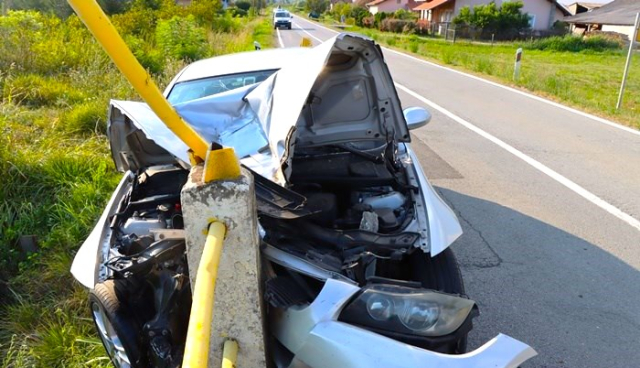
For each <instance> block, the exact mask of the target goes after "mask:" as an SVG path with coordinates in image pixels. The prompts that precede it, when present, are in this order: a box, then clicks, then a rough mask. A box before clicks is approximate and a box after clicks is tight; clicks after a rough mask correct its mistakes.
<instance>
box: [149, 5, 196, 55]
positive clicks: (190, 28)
mask: <svg viewBox="0 0 640 368" xmlns="http://www.w3.org/2000/svg"><path fill="white" fill-rule="evenodd" d="M206 40H207V35H206V32H205V30H204V29H202V28H200V27H198V25H197V24H196V21H195V18H194V17H193V16H192V15H189V16H188V17H186V18H180V17H173V18H171V19H169V20H162V21H160V22H158V26H157V27H156V42H157V43H158V47H159V48H160V49H161V50H162V52H163V53H164V55H167V56H170V57H174V58H177V59H182V60H187V61H194V60H198V59H202V58H203V57H205V56H206V54H207V43H206Z"/></svg>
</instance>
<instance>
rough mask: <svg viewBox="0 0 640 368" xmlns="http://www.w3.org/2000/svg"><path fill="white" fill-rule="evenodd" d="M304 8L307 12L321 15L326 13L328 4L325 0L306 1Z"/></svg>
mask: <svg viewBox="0 0 640 368" xmlns="http://www.w3.org/2000/svg"><path fill="white" fill-rule="evenodd" d="M305 6H306V9H307V11H310V12H315V13H318V14H322V13H324V12H325V11H327V8H328V7H329V2H328V1H327V0H307V2H306V4H305Z"/></svg>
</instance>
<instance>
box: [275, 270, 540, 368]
mask: <svg viewBox="0 0 640 368" xmlns="http://www.w3.org/2000/svg"><path fill="white" fill-rule="evenodd" d="M359 290H360V288H359V287H357V286H354V285H352V284H348V283H345V282H342V281H338V280H332V279H329V280H327V282H326V283H325V285H324V288H323V289H322V291H321V292H320V294H319V295H318V297H317V298H316V299H315V300H314V302H313V303H311V304H310V305H308V306H306V307H303V308H297V309H296V308H295V307H293V308H289V309H288V310H286V311H285V312H283V313H281V314H278V315H275V316H274V317H273V318H272V320H271V321H270V323H271V328H272V331H273V332H274V335H275V336H276V338H277V339H278V340H279V341H280V342H281V343H282V344H283V345H284V346H285V347H286V348H287V349H288V350H290V351H291V352H292V353H293V354H294V358H293V360H292V361H291V363H290V364H289V365H288V367H290V368H297V367H313V368H334V367H341V368H371V367H384V368H407V367H412V368H413V367H415V368H419V367H424V368H436V367H443V368H444V367H446V368H489V367H495V368H516V367H518V366H519V365H520V364H521V363H523V362H524V361H526V360H527V359H530V358H532V357H534V356H536V355H537V353H536V352H535V350H533V349H532V348H531V347H529V346H528V345H526V344H524V343H522V342H520V341H518V340H515V339H513V338H511V337H508V336H506V335H503V334H499V335H498V336H496V337H495V338H493V339H492V340H490V341H489V342H487V343H486V344H484V345H483V346H481V347H480V348H478V349H476V350H474V351H472V352H469V353H466V354H461V355H448V354H441V353H436V352H432V351H429V350H425V349H421V348H418V347H415V346H411V345H408V344H405V343H402V342H399V341H397V340H393V339H390V338H388V337H385V336H382V335H380V334H377V333H374V332H371V331H368V330H365V329H363V328H360V327H357V326H353V325H350V324H347V323H344V322H340V321H338V317H339V315H340V312H341V311H342V309H343V307H345V306H346V304H347V303H348V301H349V300H350V299H351V297H352V296H353V295H355V294H356V293H357V292H358V291H359Z"/></svg>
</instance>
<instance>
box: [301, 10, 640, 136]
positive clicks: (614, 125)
mask: <svg viewBox="0 0 640 368" xmlns="http://www.w3.org/2000/svg"><path fill="white" fill-rule="evenodd" d="M305 21H307V20H305ZM307 22H310V23H311V24H313V25H316V26H318V27H320V28H323V29H326V30H327V31H330V32H333V33H340V32H338V31H335V30H333V29H331V28H327V27H325V26H322V25H320V24H319V23H316V22H311V21H307ZM305 32H306V31H305ZM307 33H308V32H307ZM312 37H313V36H312ZM314 38H316V37H314ZM316 39H318V38H316ZM320 41H321V42H323V41H322V40H320ZM381 47H382V46H381ZM382 49H384V50H385V51H389V52H392V53H394V54H397V55H401V56H404V57H406V58H409V59H412V60H415V61H418V62H420V63H424V64H427V65H430V66H433V67H436V68H440V69H444V70H448V71H450V72H453V73H456V74H460V75H464V76H465V77H469V78H471V79H474V80H477V81H480V82H484V83H487V84H490V85H492V86H494V87H499V88H502V89H505V90H507V91H511V92H514V93H517V94H519V95H522V96H525V97H529V98H531V99H533V100H536V101H539V102H543V103H546V104H548V105H551V106H555V107H557V108H559V109H562V110H565V111H569V112H572V113H574V114H577V115H580V116H583V117H585V118H589V119H591V120H594V121H596V122H598V123H601V124H604V125H607V126H610V127H612V128H616V129H620V130H623V131H625V132H627V133H631V134H635V135H637V136H640V130H636V129H633V128H629V127H626V126H623V125H620V124H617V123H614V122H613V121H611V120H607V119H603V118H601V117H599V116H595V115H592V114H589V113H586V112H584V111H580V110H576V109H574V108H572V107H569V106H565V105H562V104H559V103H557V102H554V101H551V100H547V99H546V98H542V97H539V96H536V95H532V94H531V93H527V92H524V91H520V90H518V89H515V88H512V87H508V86H505V85H503V84H500V83H496V82H492V81H490V80H487V79H484V78H480V77H478V76H475V75H472V74H468V73H465V72H461V71H459V70H455V69H451V68H447V67H446V66H442V65H439V64H436V63H432V62H430V61H426V60H424V59H420V58H417V57H415V56H412V55H408V54H405V53H403V52H400V51H396V50H392V49H389V48H386V47H382Z"/></svg>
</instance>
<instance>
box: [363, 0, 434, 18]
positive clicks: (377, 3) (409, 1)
mask: <svg viewBox="0 0 640 368" xmlns="http://www.w3.org/2000/svg"><path fill="white" fill-rule="evenodd" d="M423 2H424V0H422V1H420V0H418V1H415V0H374V1H372V2H370V3H367V8H369V13H371V14H374V15H375V14H376V13H380V12H384V13H393V12H395V11H396V10H399V9H404V10H411V9H413V8H414V7H416V6H417V5H418V4H421V3H423Z"/></svg>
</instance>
